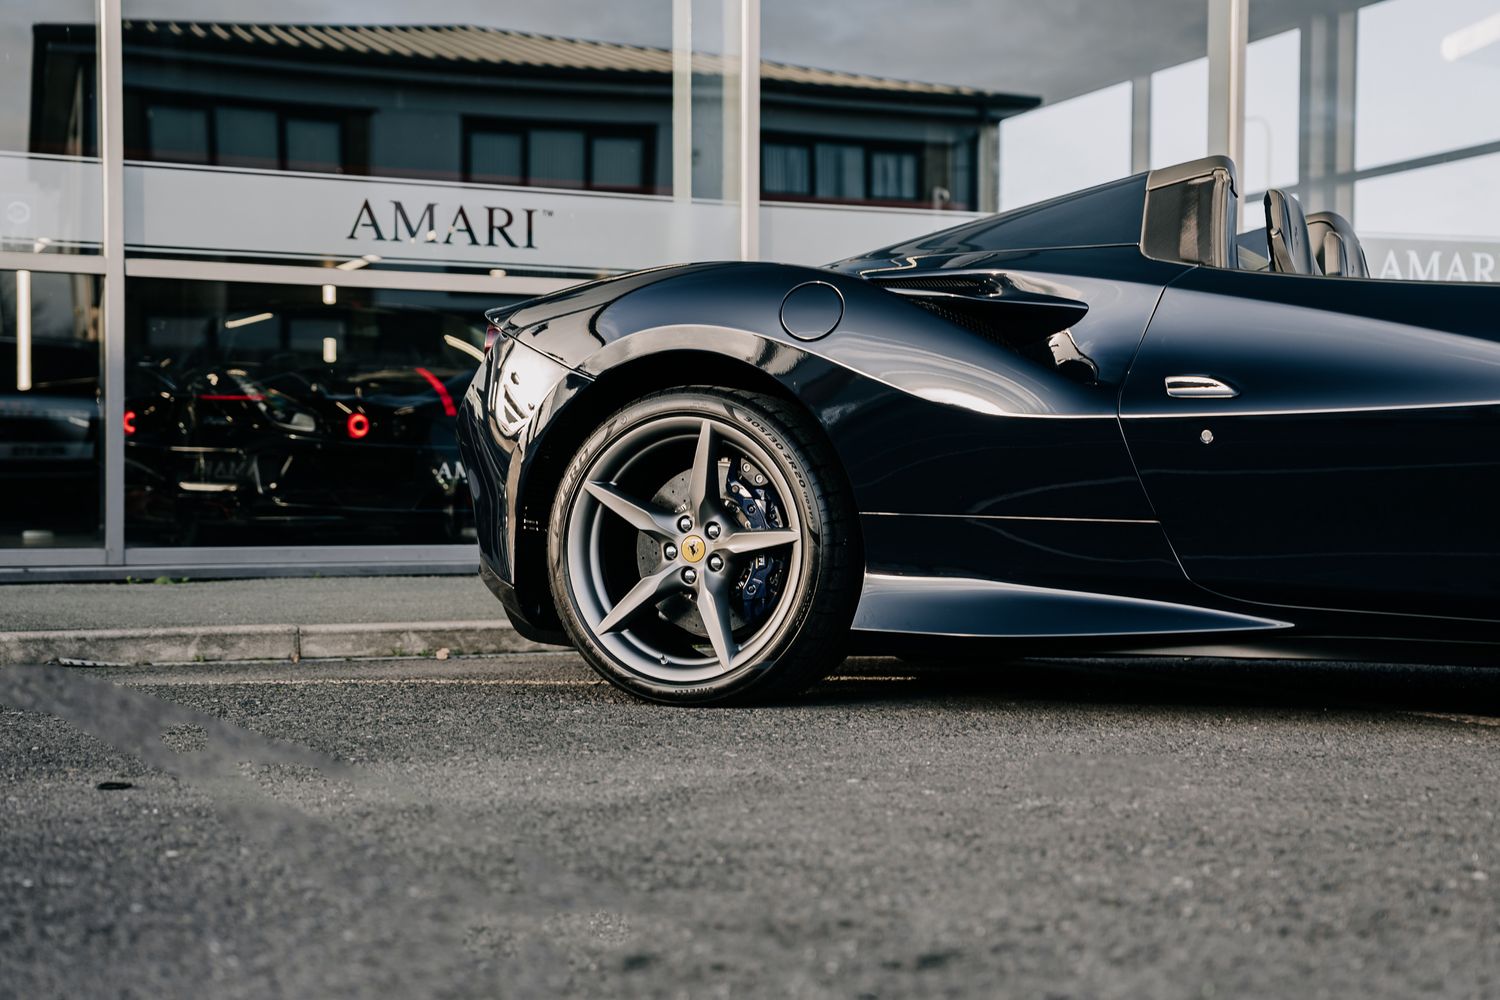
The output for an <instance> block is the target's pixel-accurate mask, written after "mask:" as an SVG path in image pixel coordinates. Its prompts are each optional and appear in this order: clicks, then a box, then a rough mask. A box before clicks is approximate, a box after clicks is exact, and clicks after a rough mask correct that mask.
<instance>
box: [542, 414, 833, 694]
mask: <svg viewBox="0 0 1500 1000" xmlns="http://www.w3.org/2000/svg"><path fill="white" fill-rule="evenodd" d="M768 404H769V405H768ZM780 409H781V408H780V407H779V406H777V405H775V401H766V400H764V399H763V397H750V396H748V395H732V394H719V393H710V392H695V393H673V394H669V395H658V396H655V397H649V398H648V399H646V400H642V401H640V402H639V403H637V404H633V405H632V406H631V407H627V408H626V410H624V411H622V413H621V414H618V415H617V416H616V417H615V418H614V419H613V420H611V421H610V422H609V423H607V424H606V425H605V426H604V427H602V428H600V430H599V431H598V432H596V433H595V435H594V437H592V438H590V440H589V442H587V443H586V444H585V446H584V448H583V449H582V450H581V451H580V454H579V456H578V457H577V458H576V459H575V460H574V463H573V466H571V467H570V469H569V473H568V474H567V475H565V476H564V482H563V484H562V489H561V490H560V491H559V496H558V500H559V504H558V507H557V509H556V510H554V516H553V521H552V525H553V538H552V539H551V551H552V553H553V554H554V559H553V568H554V591H555V592H557V593H556V596H557V598H558V601H559V606H560V610H562V611H563V612H564V613H563V614H562V618H563V621H564V624H565V625H566V626H567V627H568V628H569V631H570V633H572V634H573V636H574V638H575V641H577V643H578V646H579V648H580V649H581V650H582V651H583V652H584V653H585V655H586V656H588V657H589V659H590V661H591V662H593V664H594V665H595V667H596V668H599V669H600V670H601V672H602V673H604V674H605V676H607V677H609V678H610V679H611V680H613V681H615V682H616V683H620V684H622V685H623V686H627V687H630V688H631V689H632V690H635V691H637V692H638V693H642V694H646V695H648V696H650V697H658V698H664V699H665V700H684V701H687V700H691V701H708V700H717V699H719V698H721V697H725V696H727V695H729V694H731V693H734V692H736V691H738V690H739V689H741V688H742V687H745V686H748V685H749V684H750V683H751V682H754V681H755V680H757V679H759V676H760V675H761V674H763V673H766V672H767V671H769V669H770V668H772V667H774V666H775V665H776V664H777V662H778V661H779V660H781V659H783V658H784V657H785V655H786V654H787V652H788V651H790V650H791V649H792V648H793V647H794V645H795V642H794V640H796V639H798V638H799V635H798V633H799V631H800V630H801V626H802V625H804V624H805V622H806V617H807V613H808V612H809V611H811V610H813V607H814V604H815V601H814V598H815V597H816V595H817V593H818V591H819V589H820V588H819V583H820V582H822V583H824V584H825V587H824V589H825V591H826V590H827V589H828V588H827V586H826V585H827V584H828V582H829V581H828V576H829V571H830V570H834V569H837V568H839V564H840V563H842V560H839V559H834V560H832V561H830V560H829V558H828V553H829V550H828V547H827V542H828V539H827V537H826V534H827V531H828V529H829V528H830V527H837V528H841V527H842V524H841V523H840V521H839V519H838V518H833V517H830V516H829V510H828V502H827V498H824V497H822V496H820V494H819V491H818V490H817V488H816V486H815V485H814V478H813V471H812V467H811V466H812V463H811V461H810V460H809V459H808V458H807V457H806V454H805V452H806V449H807V443H806V442H800V441H798V440H797V438H798V436H799V435H798V434H797V433H796V432H795V429H794V428H792V427H785V428H784V427H783V426H782V425H783V424H784V423H785V422H786V415H785V414H784V413H782V412H780ZM844 548H845V549H847V545H846V546H844ZM833 589H834V590H837V589H838V588H836V587H835V588H833ZM842 596H843V597H844V598H847V595H842ZM847 603H849V602H848V601H847V599H844V600H841V601H840V602H839V604H840V606H841V605H842V604H847ZM840 609H841V610H842V608H840ZM847 625H848V622H847V620H846V621H844V622H843V628H844V629H847ZM802 638H803V639H804V641H805V637H802ZM811 645H815V646H819V647H821V646H822V645H825V644H823V643H817V642H813V643H811Z"/></svg>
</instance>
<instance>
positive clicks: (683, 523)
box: [677, 514, 693, 531]
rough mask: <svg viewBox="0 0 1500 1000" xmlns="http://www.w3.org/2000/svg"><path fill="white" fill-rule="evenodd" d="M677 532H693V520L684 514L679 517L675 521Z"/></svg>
mask: <svg viewBox="0 0 1500 1000" xmlns="http://www.w3.org/2000/svg"><path fill="white" fill-rule="evenodd" d="M677 530H678V531H692V530H693V519H692V518H690V517H688V516H687V515H686V514H684V515H682V516H681V517H679V518H678V519H677Z"/></svg>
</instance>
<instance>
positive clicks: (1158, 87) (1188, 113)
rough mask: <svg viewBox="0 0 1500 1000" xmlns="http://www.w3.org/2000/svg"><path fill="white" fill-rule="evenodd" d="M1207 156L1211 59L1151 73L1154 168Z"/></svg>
mask: <svg viewBox="0 0 1500 1000" xmlns="http://www.w3.org/2000/svg"><path fill="white" fill-rule="evenodd" d="M1207 155H1208V59H1207V58H1206V57H1205V58H1203V59H1193V60H1191V61H1189V62H1185V63H1182V64H1180V65H1177V66H1170V67H1168V68H1167V69H1160V70H1157V71H1156V72H1155V73H1152V74H1151V168H1152V169H1153V170H1154V169H1156V168H1157V167H1170V166H1171V165H1172V164H1174V163H1186V162H1187V161H1188V160H1196V159H1198V158H1199V157H1200V156H1207Z"/></svg>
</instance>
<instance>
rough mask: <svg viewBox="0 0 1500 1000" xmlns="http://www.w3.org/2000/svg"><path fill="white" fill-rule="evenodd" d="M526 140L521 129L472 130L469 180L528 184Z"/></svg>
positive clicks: (488, 182) (489, 182) (470, 135)
mask: <svg viewBox="0 0 1500 1000" xmlns="http://www.w3.org/2000/svg"><path fill="white" fill-rule="evenodd" d="M524 143H525V137H524V136H523V135H522V133H520V132H493V131H489V130H483V131H478V130H476V131H473V132H471V133H470V134H469V171H468V177H467V179H468V180H472V181H480V182H482V183H487V184H522V183H525V180H526V170H525V167H524V166H523V162H524V154H523V152H522V151H523V150H524V149H525V145H524Z"/></svg>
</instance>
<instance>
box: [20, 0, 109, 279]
mask: <svg viewBox="0 0 1500 1000" xmlns="http://www.w3.org/2000/svg"><path fill="white" fill-rule="evenodd" d="M95 6H96V5H95V4H93V3H90V2H87V0H7V2H5V3H3V4H0V94H4V95H5V99H4V100H3V101H0V250H8V251H20V252H22V253H98V252H99V248H100V241H101V234H102V222H103V217H102V204H103V203H102V201H101V200H100V193H101V192H100V184H101V183H102V180H103V174H102V172H101V171H100V169H99V162H98V160H97V159H96V158H97V156H98V155H99V135H98V121H99V111H98V87H97V83H96V80H95V77H96V75H97V69H96V65H97V63H96V60H97V58H98V57H97V50H96V47H95V43H94V36H95V32H94V16H95Z"/></svg>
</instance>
